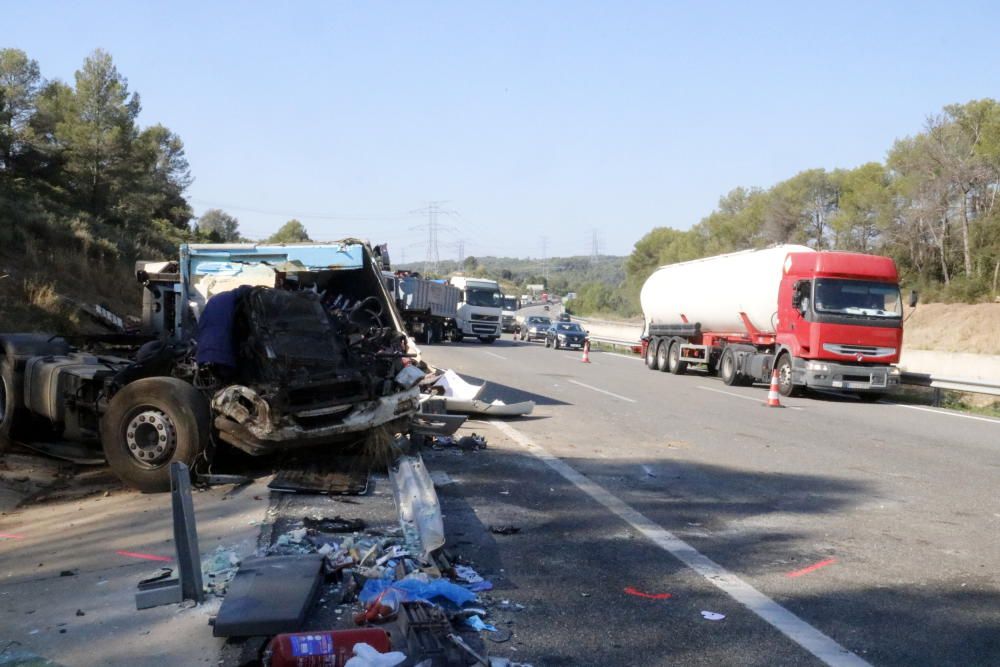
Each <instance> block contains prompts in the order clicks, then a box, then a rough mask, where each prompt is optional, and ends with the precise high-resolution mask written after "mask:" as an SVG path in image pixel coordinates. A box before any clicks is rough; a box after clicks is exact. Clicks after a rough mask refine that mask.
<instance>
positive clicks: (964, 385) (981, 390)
mask: <svg viewBox="0 0 1000 667" xmlns="http://www.w3.org/2000/svg"><path fill="white" fill-rule="evenodd" d="M590 340H591V341H593V342H595V343H601V344H603V345H610V346H611V347H614V348H617V347H624V348H628V349H631V348H633V347H636V346H637V345H639V344H640V343H639V341H634V340H623V339H621V338H607V337H605V336H591V337H590ZM900 383H901V384H905V385H910V386H913V387H930V388H931V389H934V390H935V392H934V401H935V403H937V402H939V401H940V398H941V390H942V389H949V390H951V391H963V392H967V393H970V394H989V395H991V396H1000V383H997V382H986V381H983V380H968V379H963V378H945V377H934V376H932V375H930V374H928V373H909V372H905V373H903V374H902V375H901V377H900Z"/></svg>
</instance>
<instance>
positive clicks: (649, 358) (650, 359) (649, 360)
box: [646, 340, 656, 371]
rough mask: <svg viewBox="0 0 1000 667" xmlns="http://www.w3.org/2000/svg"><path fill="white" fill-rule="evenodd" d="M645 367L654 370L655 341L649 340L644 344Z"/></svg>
mask: <svg viewBox="0 0 1000 667" xmlns="http://www.w3.org/2000/svg"><path fill="white" fill-rule="evenodd" d="M646 368H648V369H649V370H651V371H655V370H656V341H655V340H651V341H649V344H647V345H646Z"/></svg>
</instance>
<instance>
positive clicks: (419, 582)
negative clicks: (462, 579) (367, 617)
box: [358, 574, 476, 607]
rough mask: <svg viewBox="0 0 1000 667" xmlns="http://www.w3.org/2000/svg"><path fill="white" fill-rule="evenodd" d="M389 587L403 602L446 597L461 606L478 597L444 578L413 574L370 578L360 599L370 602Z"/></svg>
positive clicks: (431, 600) (428, 600)
mask: <svg viewBox="0 0 1000 667" xmlns="http://www.w3.org/2000/svg"><path fill="white" fill-rule="evenodd" d="M387 589H394V590H396V591H398V592H399V593H400V595H401V599H400V601H401V602H409V601H412V600H422V601H425V602H433V601H434V599H435V598H444V599H446V600H449V601H451V602H452V603H454V604H455V605H456V606H458V607H461V606H462V605H464V604H466V603H467V602H472V601H473V600H475V599H476V595H475V593H472V592H471V591H469V590H468V589H465V588H463V587H461V586H457V585H455V584H453V583H451V582H450V581H445V580H444V579H431V578H429V577H427V575H422V574H411V575H408V576H407V577H405V578H403V579H400V580H399V581H391V580H386V579H369V580H368V581H366V582H365V585H364V587H363V588H362V589H361V593H359V594H358V599H359V600H361V602H363V603H364V604H369V603H371V602H372V601H373V600H375V599H376V598H377V597H378V596H379V595H380V594H381V593H382V592H383V591H386V590H387Z"/></svg>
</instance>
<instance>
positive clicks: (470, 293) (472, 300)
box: [465, 287, 500, 308]
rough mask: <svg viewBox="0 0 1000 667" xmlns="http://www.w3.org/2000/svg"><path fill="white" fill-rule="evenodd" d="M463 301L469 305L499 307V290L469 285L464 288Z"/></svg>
mask: <svg viewBox="0 0 1000 667" xmlns="http://www.w3.org/2000/svg"><path fill="white" fill-rule="evenodd" d="M465 302H466V303H467V304H469V305H470V306H483V307H486V308H499V307H500V292H497V291H496V290H491V289H488V288H485V287H469V288H468V289H466V290H465Z"/></svg>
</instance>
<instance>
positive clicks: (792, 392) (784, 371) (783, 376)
mask: <svg viewBox="0 0 1000 667" xmlns="http://www.w3.org/2000/svg"><path fill="white" fill-rule="evenodd" d="M775 368H777V369H778V393H779V394H781V395H782V396H798V395H799V394H801V393H802V389H801V388H800V387H796V386H795V385H794V384H792V357H791V356H790V355H788V354H783V355H781V356H780V357H778V364H777V365H776V366H775Z"/></svg>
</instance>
